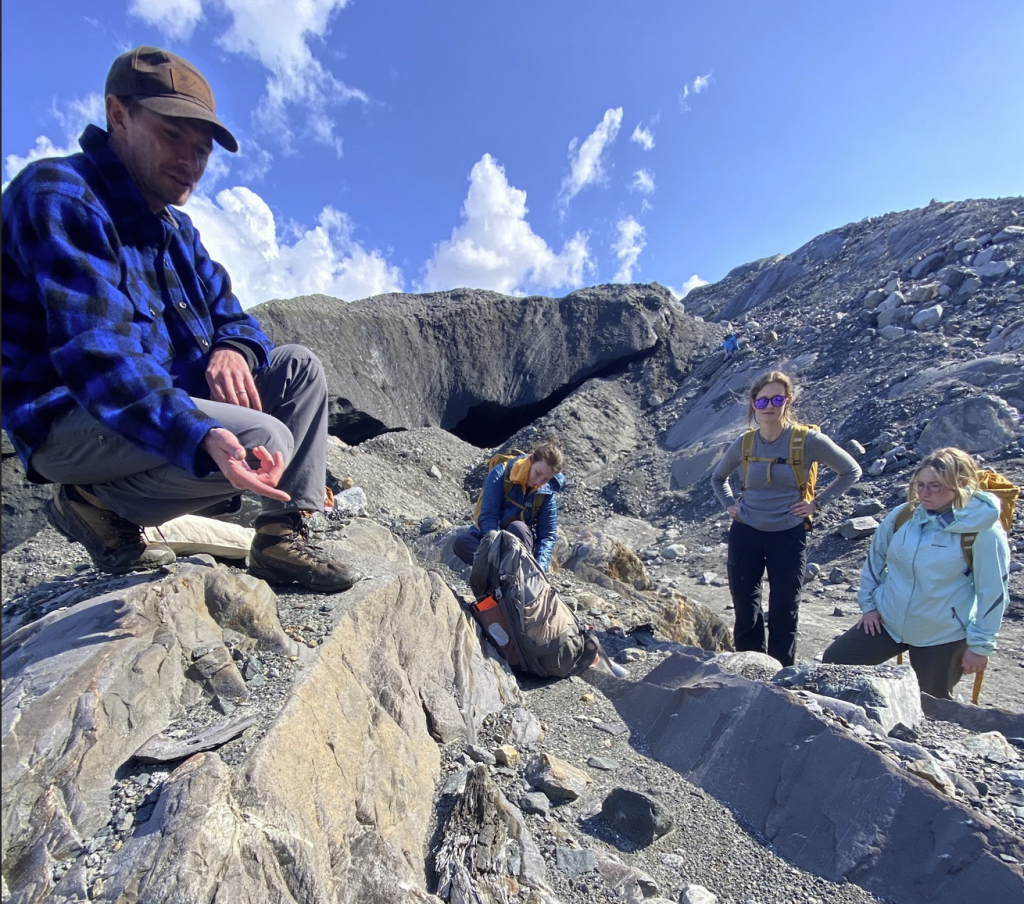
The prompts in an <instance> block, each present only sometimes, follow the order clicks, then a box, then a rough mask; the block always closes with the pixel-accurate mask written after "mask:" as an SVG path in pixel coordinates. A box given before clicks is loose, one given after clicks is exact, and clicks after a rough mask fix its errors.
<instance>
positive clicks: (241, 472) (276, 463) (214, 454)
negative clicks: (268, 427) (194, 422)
mask: <svg viewBox="0 0 1024 904" xmlns="http://www.w3.org/2000/svg"><path fill="white" fill-rule="evenodd" d="M203 448H204V449H205V450H206V451H207V452H208V453H209V455H210V457H211V458H212V459H213V460H214V462H215V463H216V465H217V467H218V468H220V472H221V473H222V474H223V475H224V476H225V477H226V478H227V479H228V482H229V483H230V484H231V486H233V487H234V488H235V489H236V490H251V491H252V492H254V493H256V494H257V495H259V496H267V497H268V498H270V499H279V500H281V501H282V502H288V501H289V500H290V499H291V496H289V495H288V494H287V493H286V492H284V490H279V489H277V484H278V482H279V481H280V480H281V476H282V475H283V474H284V455H283V454H282V453H280V452H275V453H274V454H273V455H271V454H270V453H269V452H268V451H267V450H266V449H265V448H264V447H263V446H256V448H254V449H253V450H252V454H253V455H255V456H256V458H257V459H259V462H260V466H259V468H258V469H253V468H252V467H251V466H250V465H249V463H248V462H247V461H246V452H245V447H244V446H243V445H242V444H241V443H240V442H239V441H238V438H237V437H236V436H235V435H234V434H233V433H232V432H231V431H230V430H225V429H224V428H223V427H214V428H213V429H212V430H211V431H210V432H209V433H207V434H206V438H205V439H204V440H203Z"/></svg>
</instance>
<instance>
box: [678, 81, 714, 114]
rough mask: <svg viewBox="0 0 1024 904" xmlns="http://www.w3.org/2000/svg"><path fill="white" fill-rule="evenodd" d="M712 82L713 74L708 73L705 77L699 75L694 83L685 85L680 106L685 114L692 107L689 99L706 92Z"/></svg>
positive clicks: (680, 98) (680, 96) (680, 97)
mask: <svg viewBox="0 0 1024 904" xmlns="http://www.w3.org/2000/svg"><path fill="white" fill-rule="evenodd" d="M711 81H712V79H711V73H710V72H708V73H707V74H705V75H698V76H697V77H696V78H695V79H694V80H693V81H692V82H690V83H689V84H686V85H683V93H682V94H680V95H679V106H680V107H681V108H682V110H683V112H684V113H685V112H686V111H687V110H689V109H690V105H689V104H688V103H687V102H686V100H687V98H688V97H689V96H690V95H691V94H702V93H703V92H705V91H706V90H707V88H708V85H710V84H711Z"/></svg>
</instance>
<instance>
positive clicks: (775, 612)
mask: <svg viewBox="0 0 1024 904" xmlns="http://www.w3.org/2000/svg"><path fill="white" fill-rule="evenodd" d="M794 398H795V391H794V388H793V381H792V380H791V379H790V377H789V376H787V375H786V374H784V373H782V372H780V371H777V370H773V371H770V372H769V373H766V374H765V375H764V376H763V377H761V378H760V379H759V380H757V381H756V382H755V383H754V385H753V386H752V387H751V388H750V400H749V403H748V405H747V424H748V426H754V425H756V429H755V430H754V431H753V448H752V450H751V454H750V455H749V457H748V460H747V462H746V466H745V467H744V460H743V459H744V452H743V437H742V436H741V437H739V438H738V439H737V440H736V441H735V442H734V443H732V444H731V445H730V446H729V448H728V449H727V450H726V452H725V455H724V456H723V457H722V459H721V460H720V461H719V462H718V465H717V466H716V467H715V471H714V474H712V477H711V483H712V485H713V486H714V488H715V495H716V496H717V497H718V500H719V502H721V503H722V505H724V506H725V510H726V512H728V513H729V517H730V518H732V526H731V527H730V528H729V560H728V573H729V590H730V592H731V593H732V604H733V609H734V612H735V627H734V628H733V638H734V641H735V644H736V650H737V651H744V650H753V651H755V652H759V653H764V652H767V653H768V655H769V656H772V657H774V658H775V659H777V660H778V661H779V662H781V663H782V664H783V665H784V666H787V665H792V664H793V663H794V661H795V660H796V628H797V609H798V607H799V605H800V591H801V589H802V587H803V582H804V570H805V568H806V565H807V530H808V527H809V525H810V519H811V518H812V517H813V516H814V515H815V514H817V512H818V511H819V510H820V509H821V507H822V506H823V505H825V503H827V502H829V501H830V500H832V499H836V498H838V497H839V496H842V495H843V493H845V492H846V491H847V490H848V489H850V487H852V486H853V485H854V484H855V483H856V482H857V479H858V478H859V477H860V473H861V471H860V466H859V465H858V464H857V462H855V461H854V460H853V459H852V458H851V457H850V456H849V455H847V454H846V452H844V451H843V450H842V449H840V448H839V447H838V446H837V445H836V444H835V443H834V442H832V440H830V439H829V438H828V437H827V436H825V434H824V433H820V432H818V431H817V430H808V431H807V435H806V439H805V440H804V446H803V456H802V458H803V469H804V471H805V474H804V478H803V481H802V483H800V484H798V482H797V478H796V473H795V469H794V467H793V465H792V461H791V452H792V442H791V441H792V439H793V427H794V425H795V424H796V423H797V422H796V417H795V413H794V411H793V401H794ZM814 462H819V463H821V464H824V465H827V466H828V467H829V468H831V469H832V470H833V471H834V472H835V474H836V477H835V479H834V480H833V481H832V482H831V483H830V484H829V485H828V486H827V487H825V489H823V490H821V491H820V492H816V493H815V495H814V497H813V498H812V499H810V500H805V499H804V498H803V497H804V495H805V494H803V493H802V487H803V486H805V485H806V484H807V483H808V480H809V475H808V474H807V473H806V472H808V471H809V469H810V467H811V465H812V463H814ZM739 469H742V470H743V487H742V490H741V493H740V496H739V497H738V498H737V497H736V496H734V495H733V491H732V488H731V487H730V486H729V475H730V474H732V473H733V472H734V471H736V470H739ZM766 570H767V572H768V583H769V585H770V593H769V596H768V615H769V618H768V630H767V634H768V636H767V644H766V642H765V614H764V610H763V608H762V606H761V581H762V578H763V577H764V573H765V571H766Z"/></svg>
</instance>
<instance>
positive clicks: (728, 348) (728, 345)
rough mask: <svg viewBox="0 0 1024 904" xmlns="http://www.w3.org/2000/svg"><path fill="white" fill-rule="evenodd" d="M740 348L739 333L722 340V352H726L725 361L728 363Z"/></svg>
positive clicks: (731, 334)
mask: <svg viewBox="0 0 1024 904" xmlns="http://www.w3.org/2000/svg"><path fill="white" fill-rule="evenodd" d="M739 348H740V337H739V333H729V335H728V336H726V337H725V338H724V339H723V340H722V350H723V351H724V352H725V360H726V361H728V360H729V359H730V358H731V357H732V356H733V355H734V354H736V352H737V351H739Z"/></svg>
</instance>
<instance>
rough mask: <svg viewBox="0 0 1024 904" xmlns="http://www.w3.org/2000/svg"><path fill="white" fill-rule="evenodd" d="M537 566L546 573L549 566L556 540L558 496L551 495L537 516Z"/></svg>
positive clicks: (555, 494)
mask: <svg viewBox="0 0 1024 904" xmlns="http://www.w3.org/2000/svg"><path fill="white" fill-rule="evenodd" d="M536 534H537V546H536V553H537V554H536V558H537V564H538V565H540V567H541V570H542V571H547V570H548V566H549V565H550V564H551V553H552V552H554V549H555V540H556V539H558V494H557V493H552V494H551V495H550V498H549V499H548V501H547V502H545V503H544V505H543V506H542V507H541V510H540V513H539V514H538V515H537V529H536Z"/></svg>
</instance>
